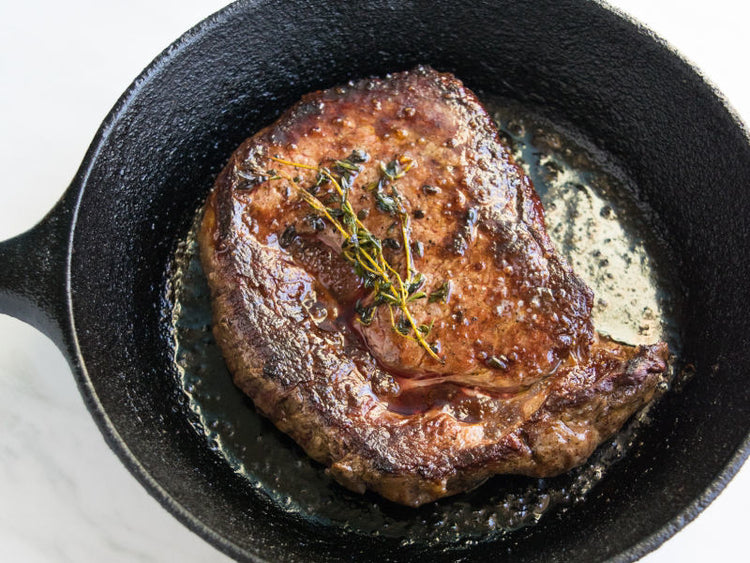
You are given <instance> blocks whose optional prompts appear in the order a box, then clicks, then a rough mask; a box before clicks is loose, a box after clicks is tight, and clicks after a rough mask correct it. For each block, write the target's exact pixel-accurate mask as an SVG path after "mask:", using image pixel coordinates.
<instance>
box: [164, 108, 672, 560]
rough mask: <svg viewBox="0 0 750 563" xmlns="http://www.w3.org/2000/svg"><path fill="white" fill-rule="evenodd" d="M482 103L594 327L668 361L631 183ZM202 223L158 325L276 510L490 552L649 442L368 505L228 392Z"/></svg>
mask: <svg viewBox="0 0 750 563" xmlns="http://www.w3.org/2000/svg"><path fill="white" fill-rule="evenodd" d="M486 98H487V99H488V103H487V107H488V109H489V110H490V111H491V113H492V114H493V116H494V118H495V120H496V122H497V123H498V125H499V127H500V128H501V133H502V136H503V137H504V140H505V142H506V143H507V144H508V145H509V146H510V147H511V148H512V151H513V155H514V158H515V159H516V161H517V162H518V163H519V164H521V165H522V166H523V167H524V169H525V170H526V172H527V174H529V175H530V176H531V178H532V180H533V182H534V185H535V187H536V189H537V191H538V193H539V194H540V196H541V198H542V201H543V204H544V207H545V210H546V222H547V227H548V230H549V232H550V235H551V237H552V239H553V241H554V243H555V245H556V247H557V248H558V249H559V251H561V252H562V253H563V254H564V255H565V256H566V258H567V260H568V262H569V263H570V264H571V265H572V266H573V267H574V269H575V270H576V271H577V272H579V273H580V275H581V276H582V277H583V278H584V279H585V281H586V282H587V284H588V285H589V286H590V287H592V288H593V289H594V291H595V309H594V319H595V326H597V329H598V330H599V331H600V332H602V333H603V334H607V335H609V336H610V337H612V338H614V339H616V340H618V341H621V342H625V343H628V344H631V345H636V344H649V343H653V342H656V341H658V340H666V341H667V342H668V344H669V345H670V350H672V351H673V352H676V351H677V350H678V349H679V337H678V333H679V330H678V328H679V318H678V317H679V315H678V312H679V310H680V300H679V294H680V292H679V291H677V290H676V287H677V286H676V284H675V282H674V280H675V279H676V278H675V275H674V272H673V270H672V269H671V265H672V264H673V260H672V259H671V258H670V257H669V255H668V252H667V249H666V246H665V244H664V243H663V242H662V241H660V239H659V237H658V235H657V234H656V233H655V232H654V230H653V214H652V213H651V212H650V211H649V210H648V208H647V207H646V206H644V205H643V204H642V203H641V202H639V201H638V200H637V198H636V197H635V195H634V194H633V191H632V182H631V181H630V180H629V179H628V178H627V176H626V175H625V174H624V172H623V171H622V170H621V169H619V168H618V167H616V166H614V165H613V164H612V159H611V158H610V157H609V156H608V155H606V154H605V153H603V152H602V151H600V150H598V149H596V148H595V147H594V145H593V144H592V143H591V142H589V141H588V140H586V139H585V137H583V136H582V135H581V134H580V133H579V132H576V131H573V130H571V128H570V127H569V126H567V127H566V126H561V125H559V124H556V123H554V122H552V121H550V120H549V119H547V118H544V117H542V116H541V115H540V113H539V112H538V111H534V110H533V109H529V108H527V107H523V106H522V105H520V104H517V103H514V102H511V101H509V100H503V99H496V98H493V97H491V96H487V97H486ZM201 215H202V213H201V211H200V210H199V211H198V213H197V214H196V219H195V221H194V223H193V225H192V227H191V229H190V231H189V232H188V233H187V235H186V236H185V237H184V238H183V240H182V241H181V243H180V245H179V247H178V250H177V253H176V256H175V260H174V263H173V274H172V276H171V279H170V284H169V287H168V288H167V291H168V300H169V301H170V302H171V303H172V307H171V309H167V310H168V311H171V313H170V315H169V318H165V319H164V321H165V323H170V324H171V325H172V327H173V331H172V334H173V335H174V342H173V346H174V351H175V361H176V364H177V365H178V366H179V384H180V386H181V388H182V391H183V392H184V393H185V395H186V397H187V398H188V401H189V407H190V411H191V420H192V423H193V426H194V428H195V429H196V432H198V433H199V434H200V435H201V436H202V437H203V438H204V439H205V440H206V442H207V443H208V445H209V447H210V448H211V449H212V450H213V451H214V452H215V453H216V455H217V456H219V457H220V458H221V459H222V460H223V461H224V462H225V463H227V464H228V465H229V466H230V467H231V468H232V470H233V471H235V472H236V473H237V474H239V475H241V476H242V477H243V478H244V480H245V483H246V486H247V487H249V488H250V489H252V490H253V491H254V492H255V494H257V495H262V496H263V497H265V499H267V500H268V501H269V502H272V503H273V504H275V505H276V506H278V507H279V509H280V510H282V511H285V512H287V513H290V514H294V515H297V516H299V517H302V518H305V519H308V520H311V521H314V522H316V523H318V524H320V525H324V526H333V527H336V528H340V529H346V530H350V531H352V532H355V533H358V534H366V535H371V536H381V535H383V536H386V537H389V538H394V539H397V540H399V541H400V542H402V543H403V544H414V543H421V544H428V545H441V544H455V543H465V542H476V541H487V540H490V539H493V538H497V537H500V536H503V535H505V534H508V533H510V532H512V531H513V530H517V529H520V528H523V527H525V526H530V525H533V524H536V523H537V522H538V521H539V520H540V519H542V518H543V517H545V514H546V513H547V512H548V511H555V510H566V509H568V508H569V507H571V506H573V505H575V504H577V503H580V502H582V501H583V500H585V498H586V497H587V495H588V493H589V492H590V491H591V489H592V488H593V487H594V486H595V485H596V484H597V482H598V481H599V480H601V479H602V478H604V477H605V476H606V474H607V470H608V468H609V467H610V465H612V464H613V463H615V462H617V461H618V460H619V459H620V458H621V457H622V456H623V455H626V454H627V452H628V451H629V450H631V449H632V448H633V447H634V444H635V443H636V442H637V440H638V437H639V434H640V433H641V432H648V431H649V428H648V421H649V417H648V414H647V412H646V411H643V412H641V413H639V414H638V415H636V416H635V417H634V418H633V420H631V421H630V422H629V423H628V424H627V425H626V427H625V428H624V429H623V430H622V431H621V432H620V433H618V434H617V435H616V436H614V437H612V438H611V439H609V440H607V441H606V442H605V443H604V444H603V445H602V447H600V448H599V449H598V450H597V452H596V453H595V454H594V455H593V456H592V457H591V458H590V459H589V460H588V461H587V462H586V463H585V464H584V465H582V466H581V467H578V468H576V469H574V470H572V471H570V472H568V473H567V474H565V475H562V476H559V477H556V478H552V479H531V478H525V477H519V476H502V477H496V478H495V479H492V480H491V481H490V482H488V483H487V484H485V485H484V486H482V487H479V488H478V489H476V490H474V491H471V492H468V493H464V494H461V495H458V496H456V497H453V498H449V499H444V500H442V501H440V502H437V503H432V504H430V505H427V506H424V507H421V508H419V509H416V510H415V509H411V508H407V507H401V506H398V505H396V504H394V503H390V502H388V501H385V500H384V499H381V498H379V497H378V496H377V495H375V494H367V495H365V496H362V495H357V494H354V493H351V492H349V491H347V490H346V489H344V488H343V487H341V486H339V485H338V484H337V483H335V482H334V481H333V479H332V478H331V477H329V476H328V474H327V472H326V471H325V468H324V467H323V466H321V465H320V464H318V463H316V462H314V461H312V460H311V459H309V458H308V457H307V456H306V455H305V453H304V452H303V451H302V450H301V448H299V447H298V446H297V445H296V444H295V443H294V442H293V441H292V440H291V439H289V438H288V437H287V436H285V435H284V434H282V433H281V432H279V431H277V430H276V429H275V428H274V427H273V425H272V424H271V423H270V422H269V421H267V420H266V419H264V418H263V417H262V416H261V415H259V414H258V413H257V412H256V411H255V409H254V407H253V405H252V402H251V401H250V399H248V397H246V396H245V395H244V394H243V393H242V392H240V391H239V390H238V389H237V388H236V387H234V385H233V384H232V380H231V375H230V374H229V373H228V371H227V368H226V367H225V365H224V362H223V359H222V356H221V352H220V350H219V349H218V347H217V345H216V342H215V341H214V338H213V336H212V334H211V323H212V318H211V303H210V295H209V291H208V287H207V284H206V280H205V276H204V274H203V271H202V269H201V265H200V259H199V255H198V254H199V253H198V245H197V241H196V234H197V230H198V228H199V224H200V219H201ZM668 379H669V378H667V379H665V380H664V382H663V390H666V389H667V387H668Z"/></svg>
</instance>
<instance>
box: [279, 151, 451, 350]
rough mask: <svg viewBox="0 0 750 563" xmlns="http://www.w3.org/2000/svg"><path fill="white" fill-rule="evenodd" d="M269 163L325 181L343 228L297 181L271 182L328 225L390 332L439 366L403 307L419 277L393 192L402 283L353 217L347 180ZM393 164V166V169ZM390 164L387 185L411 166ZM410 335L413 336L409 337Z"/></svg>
mask: <svg viewBox="0 0 750 563" xmlns="http://www.w3.org/2000/svg"><path fill="white" fill-rule="evenodd" d="M271 160H272V161H274V162H277V163H279V164H282V165H285V166H291V167H294V168H302V169H305V170H313V171H315V172H317V173H318V174H319V175H321V176H323V177H325V178H326V179H327V180H328V181H329V182H330V183H331V185H333V187H334V189H335V191H336V193H337V194H338V196H339V198H340V200H341V203H340V208H339V211H340V212H341V213H342V214H343V215H342V217H343V218H345V219H346V220H343V221H342V222H343V224H342V222H340V221H338V220H337V219H336V218H335V217H334V216H333V215H332V213H331V211H330V210H329V208H328V207H327V206H326V205H325V204H324V203H323V202H322V201H321V200H320V199H318V198H317V197H316V196H315V195H313V194H312V193H310V191H308V190H306V189H305V188H303V187H302V186H301V185H300V184H299V182H298V181H296V180H297V179H295V178H292V177H290V176H289V175H287V174H283V173H281V172H276V173H275V174H274V175H273V177H272V178H271V179H272V180H274V179H283V180H286V181H287V182H289V184H291V185H292V186H294V188H295V190H296V191H297V192H298V193H299V194H300V196H301V197H302V199H303V200H304V201H305V202H306V203H307V204H308V205H310V207H312V208H313V209H314V210H315V211H317V212H319V213H321V214H322V215H323V216H324V217H325V218H326V219H327V220H328V221H329V222H330V223H331V225H333V226H334V228H335V229H336V230H337V231H338V232H339V233H340V234H341V236H342V237H343V239H344V244H342V248H343V250H342V256H343V257H344V258H345V259H346V260H347V261H348V262H349V263H351V264H353V265H355V269H356V268H357V267H358V268H359V269H360V271H361V272H363V273H366V274H369V275H370V276H372V277H373V278H374V280H372V282H373V284H374V292H375V304H376V305H377V304H378V301H379V300H382V301H381V302H385V303H387V304H388V312H389V316H390V321H391V326H392V327H393V329H394V330H395V331H396V332H398V333H399V334H401V335H402V336H404V337H405V338H408V339H409V340H412V341H414V342H417V343H418V344H419V345H420V346H421V347H422V348H423V349H424V350H425V351H426V352H427V353H428V354H429V355H430V357H432V358H433V359H435V360H437V361H440V362H442V361H443V360H442V358H440V356H438V355H437V353H436V352H435V351H434V350H433V348H432V346H430V344H429V343H428V342H427V341H426V340H425V338H424V335H423V334H422V331H421V330H420V325H419V324H418V323H417V321H416V320H415V319H414V316H413V315H412V313H411V311H410V310H409V307H408V305H407V303H408V302H409V301H408V300H409V297H410V295H411V292H413V291H415V290H414V289H413V286H414V284H415V283H416V287H419V284H420V283H421V279H422V274H417V278H416V280H415V269H414V262H413V258H412V254H411V244H410V241H409V215H408V213H407V212H406V209H405V208H404V206H403V204H402V202H401V198H400V196H399V195H398V193H397V192H396V191H395V188H393V189H392V191H393V198H394V200H395V202H396V203H397V204H398V215H399V216H400V219H401V235H402V238H403V246H404V257H405V261H406V283H405V282H404V279H403V278H402V277H401V275H400V274H399V273H398V271H396V269H395V268H393V266H391V264H390V263H389V262H388V261H387V260H386V259H385V256H384V255H383V251H382V243H381V242H380V240H378V239H377V238H376V237H375V236H374V235H373V234H372V233H371V232H370V231H369V229H367V227H366V226H365V225H364V224H363V223H362V221H360V219H359V217H357V213H356V212H355V211H354V209H353V208H352V205H351V203H350V202H349V201H348V192H349V184H350V180H349V178H348V177H347V178H344V175H343V174H342V180H341V181H340V180H339V179H338V178H336V176H334V175H333V174H332V173H331V172H330V170H328V169H327V168H325V167H322V166H311V165H309V164H301V163H297V162H291V161H289V160H284V159H282V158H278V157H271ZM337 162H339V161H337ZM394 163H396V164H395V165H394ZM394 163H391V164H389V165H388V167H384V166H383V165H381V168H382V169H383V172H384V174H385V177H387V178H388V179H389V180H391V181H394V180H395V179H398V178H401V177H402V176H403V175H404V174H405V173H406V172H407V171H408V170H409V169H410V168H411V167H412V166H413V164H414V162H413V161H412V160H411V159H409V158H406V157H401V158H400V159H398V160H397V161H394ZM402 165H403V166H402ZM395 167H399V170H398V172H397V173H393V172H392V171H393V169H394V168H395ZM351 169H352V170H355V169H356V170H358V168H356V167H355V166H352V168H351ZM344 180H346V182H345V184H344V185H346V188H345V187H344V185H342V182H343V181H344ZM329 193H330V192H329ZM360 239H362V240H366V241H369V243H370V245H369V246H370V248H371V251H372V252H370V251H368V249H366V248H363V246H362V244H360ZM348 244H351V246H352V247H353V251H352V250H351V249H349V248H348V247H347V245H348ZM394 282H395V283H394ZM410 288H411V289H410ZM423 296H424V294H422V295H421V297H423ZM414 297H416V298H419V297H420V295H415V296H413V297H412V298H414ZM394 306H395V307H397V308H398V309H399V310H400V311H401V314H402V315H403V318H404V319H405V320H406V322H407V323H408V325H409V327H410V329H411V330H408V329H407V332H406V333H404V332H402V330H400V329H399V327H398V325H397V322H396V319H395V317H394V314H393V307H394ZM425 326H426V325H425ZM430 326H431V325H430ZM410 333H413V335H412V334H410Z"/></svg>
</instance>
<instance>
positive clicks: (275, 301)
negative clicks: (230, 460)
mask: <svg viewBox="0 0 750 563" xmlns="http://www.w3.org/2000/svg"><path fill="white" fill-rule="evenodd" d="M349 155H353V156H352V158H351V159H350V160H347V161H346V162H349V163H350V164H354V165H355V166H353V167H351V171H347V172H346V173H347V174H349V176H348V179H349V181H350V184H351V186H350V188H349V202H350V203H351V206H352V208H353V209H354V211H355V212H356V213H357V216H358V217H359V218H360V220H361V222H362V223H363V224H364V225H365V226H366V227H367V229H368V230H369V232H370V233H371V234H372V235H373V237H375V238H377V239H378V240H379V241H381V242H382V246H383V255H384V256H385V258H386V259H387V261H388V262H389V264H391V266H392V267H393V269H394V270H395V271H397V272H399V273H400V274H401V275H402V277H406V276H407V260H408V259H407V253H406V252H405V249H404V245H405V244H407V242H408V244H409V246H410V253H409V255H410V256H411V257H412V258H411V259H412V260H413V265H412V266H413V269H414V270H415V271H418V272H420V273H421V274H422V279H423V281H422V284H421V286H420V288H419V291H420V292H423V293H424V295H425V296H424V298H421V299H414V300H413V301H412V302H410V303H409V310H410V312H411V314H412V315H413V317H414V318H415V319H418V321H419V322H420V323H423V324H424V326H429V330H428V329H427V328H425V329H424V332H425V333H426V336H425V341H428V342H429V349H428V347H426V346H424V345H423V344H420V342H418V341H416V339H414V338H407V337H405V336H403V335H402V334H400V333H399V331H398V330H397V328H398V320H397V321H394V318H393V317H392V313H393V308H389V307H388V306H387V305H382V304H381V305H377V302H376V301H374V299H375V296H374V295H373V291H372V288H371V287H367V286H366V285H367V284H365V283H364V282H363V277H362V275H361V272H359V273H357V272H355V268H354V267H353V265H352V263H351V261H349V260H347V259H346V258H345V257H344V256H343V254H342V242H343V236H342V234H341V233H340V232H339V231H338V230H337V229H335V228H334V226H333V224H332V223H331V222H330V221H329V220H327V219H326V218H325V217H323V216H321V214H320V213H316V212H315V210H314V209H313V208H312V207H311V204H310V203H309V202H308V201H306V200H305V199H304V198H303V197H302V194H301V193H300V191H299V187H300V186H303V187H304V189H308V190H309V193H315V194H317V196H319V197H320V198H322V199H323V200H325V198H326V197H330V196H326V194H327V193H330V190H331V187H330V185H326V180H328V181H327V184H330V180H329V179H327V178H322V177H321V174H320V172H319V170H320V168H321V167H326V169H328V170H333V169H335V168H336V166H337V165H336V163H335V161H336V160H342V159H345V158H346V157H348V156H349ZM394 162H400V163H402V164H403V163H410V166H411V167H410V168H409V170H408V172H405V173H403V175H402V176H401V177H399V178H397V179H395V180H393V182H392V185H393V186H397V193H398V201H397V204H398V208H399V209H398V213H394V212H393V210H392V209H391V210H388V209H387V206H386V207H385V208H384V203H383V200H382V198H379V197H378V192H377V190H374V189H373V186H374V185H377V183H378V181H380V180H382V179H383V178H384V174H385V172H384V170H385V171H388V166H389V163H394ZM290 163H294V164H295V165H296V166H292V165H291V164H290ZM407 167H408V166H404V168H407ZM384 193H385V194H386V195H387V194H389V193H392V192H384ZM381 195H382V193H381ZM391 203H393V202H391ZM404 232H406V233H407V235H408V240H407V239H405V238H404V236H403V235H404ZM200 244H201V256H202V262H203V265H204V269H205V271H206V274H207V276H208V281H209V285H210V287H211V293H212V303H213V310H214V320H215V323H214V332H215V335H216V337H217V340H218V343H219V345H220V347H221V349H222V351H223V353H224V356H225V358H226V361H227V364H228V366H229V368H230V371H231V372H232V374H233V377H234V381H235V383H236V384H237V385H238V386H239V387H240V388H241V389H242V390H243V391H244V392H245V393H247V394H248V395H249V396H250V397H252V399H253V401H254V403H255V405H256V406H257V408H258V409H259V410H260V411H261V412H262V413H263V414H264V415H265V416H267V417H268V418H270V419H271V420H272V421H273V422H274V423H275V424H276V426H277V427H278V428H279V429H281V430H282V431H284V432H286V433H288V434H289V435H290V436H292V437H293V438H294V439H295V440H296V441H297V442H298V443H299V444H300V445H301V446H302V447H303V448H304V449H305V450H306V452H307V453H308V454H309V455H310V456H311V457H313V458H314V459H316V460H318V461H320V462H321V463H324V464H326V465H327V466H328V467H329V468H330V472H331V474H332V475H333V476H334V477H335V478H336V480H337V481H339V482H340V483H341V484H343V485H344V486H346V487H348V488H350V489H352V490H355V491H359V492H364V491H365V489H371V490H374V491H377V492H378V493H380V494H381V495H383V496H384V497H386V498H388V499H390V500H392V501H395V502H399V503H403V504H407V505H411V506H418V505H420V504H423V503H425V502H429V501H432V500H435V499H438V498H440V497H444V496H447V495H452V494H455V493H458V492H461V491H465V490H468V489H470V488H472V487H475V486H477V485H478V484H480V483H482V482H483V481H484V480H486V479H487V478H488V477H490V476H492V475H495V474H499V473H519V474H523V475H529V476H537V477H545V476H552V475H555V474H558V473H561V472H563V471H566V470H568V469H570V468H571V467H574V466H575V465H578V464H580V463H582V462H583V461H584V460H585V459H586V458H587V457H588V456H589V455H590V454H591V453H592V452H593V450H594V449H595V448H596V446H597V445H598V444H599V443H601V442H602V441H603V440H604V439H606V438H607V437H609V436H611V435H612V434H613V433H615V432H616V431H617V430H618V429H619V428H620V426H621V425H622V424H623V423H624V422H625V421H626V420H627V419H628V418H629V417H630V416H631V415H632V414H633V413H634V412H635V411H636V410H638V409H639V408H641V407H642V406H643V405H644V404H646V403H647V402H648V401H650V400H651V398H652V397H653V395H654V392H655V389H656V387H657V383H658V382H659V381H660V380H661V378H662V376H663V373H664V371H665V369H666V363H667V357H668V350H667V346H666V345H665V344H664V343H657V344H654V345H652V346H647V347H643V346H639V347H630V346H625V345H621V344H617V343H614V342H611V341H608V340H606V339H604V338H603V337H600V336H598V335H597V334H596V332H595V330H594V327H593V325H592V321H591V306H592V293H591V291H590V290H589V289H588V288H587V287H586V285H585V284H584V283H583V282H582V281H581V279H580V278H579V277H578V276H576V274H575V273H574V272H573V271H572V270H571V269H570V267H569V266H568V265H567V264H566V262H565V261H564V259H563V258H562V257H561V256H560V255H559V254H558V253H557V252H556V251H555V249H554V248H553V246H552V244H551V242H550V239H549V237H548V235H547V233H546V231H545V227H544V216H543V210H542V207H541V204H540V202H539V199H538V197H537V195H536V193H535V192H534V190H533V187H532V185H531V181H530V180H529V178H528V177H527V176H526V175H525V174H524V173H523V172H522V170H521V169H520V168H519V167H518V166H516V164H515V163H514V162H513V160H512V158H511V157H510V154H509V151H508V149H507V148H506V147H505V146H503V145H502V143H501V142H500V141H499V138H498V133H497V130H496V128H495V125H494V124H493V122H492V120H491V119H490V117H489V116H488V114H487V112H486V111H485V110H484V108H483V107H482V106H481V104H480V103H479V101H478V100H477V98H476V97H475V96H474V94H473V93H472V92H470V91H469V90H468V89H466V88H465V87H464V86H463V85H462V83H461V82H460V81H458V80H457V79H456V78H455V77H453V76H451V75H450V74H441V73H438V72H435V71H434V70H432V69H429V68H424V67H419V68H417V69H415V70H413V71H410V72H403V73H399V74H393V75H389V76H387V77H386V78H384V79H368V80H362V81H359V82H353V83H349V84H347V85H346V86H342V87H338V88H333V89H330V90H325V91H321V92H314V93H312V94H308V95H307V96H305V97H304V98H303V99H302V100H301V101H300V102H299V103H298V104H296V105H295V106H294V107H292V108H291V109H289V110H288V111H287V112H286V113H284V114H283V115H282V116H281V117H280V118H279V120H278V121H276V122H275V123H274V124H273V125H271V126H269V127H267V128H265V129H263V130H262V131H260V132H259V133H257V134H256V135H255V136H253V137H252V138H250V139H248V140H247V141H245V142H244V143H243V144H242V145H241V146H240V148H239V149H237V151H236V152H235V153H234V155H233V156H232V157H231V159H230V161H229V163H228V164H227V166H226V167H225V169H224V170H223V171H222V173H221V174H220V176H219V178H218V179H217V181H216V184H215V186H214V189H213V191H212V193H211V195H210V197H209V199H208V203H207V206H206V211H205V216H204V219H203V224H202V228H201V233H200ZM376 305H377V306H376ZM363 309H364V310H367V311H369V315H370V316H371V318H367V319H366V321H367V322H362V321H363V319H362V318H361V314H360V313H361V312H362V310H363ZM358 312H359V313H358ZM396 312H397V317H398V310H396ZM394 325H396V326H395V327H394ZM430 350H432V351H433V353H432V354H431V353H430Z"/></svg>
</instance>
